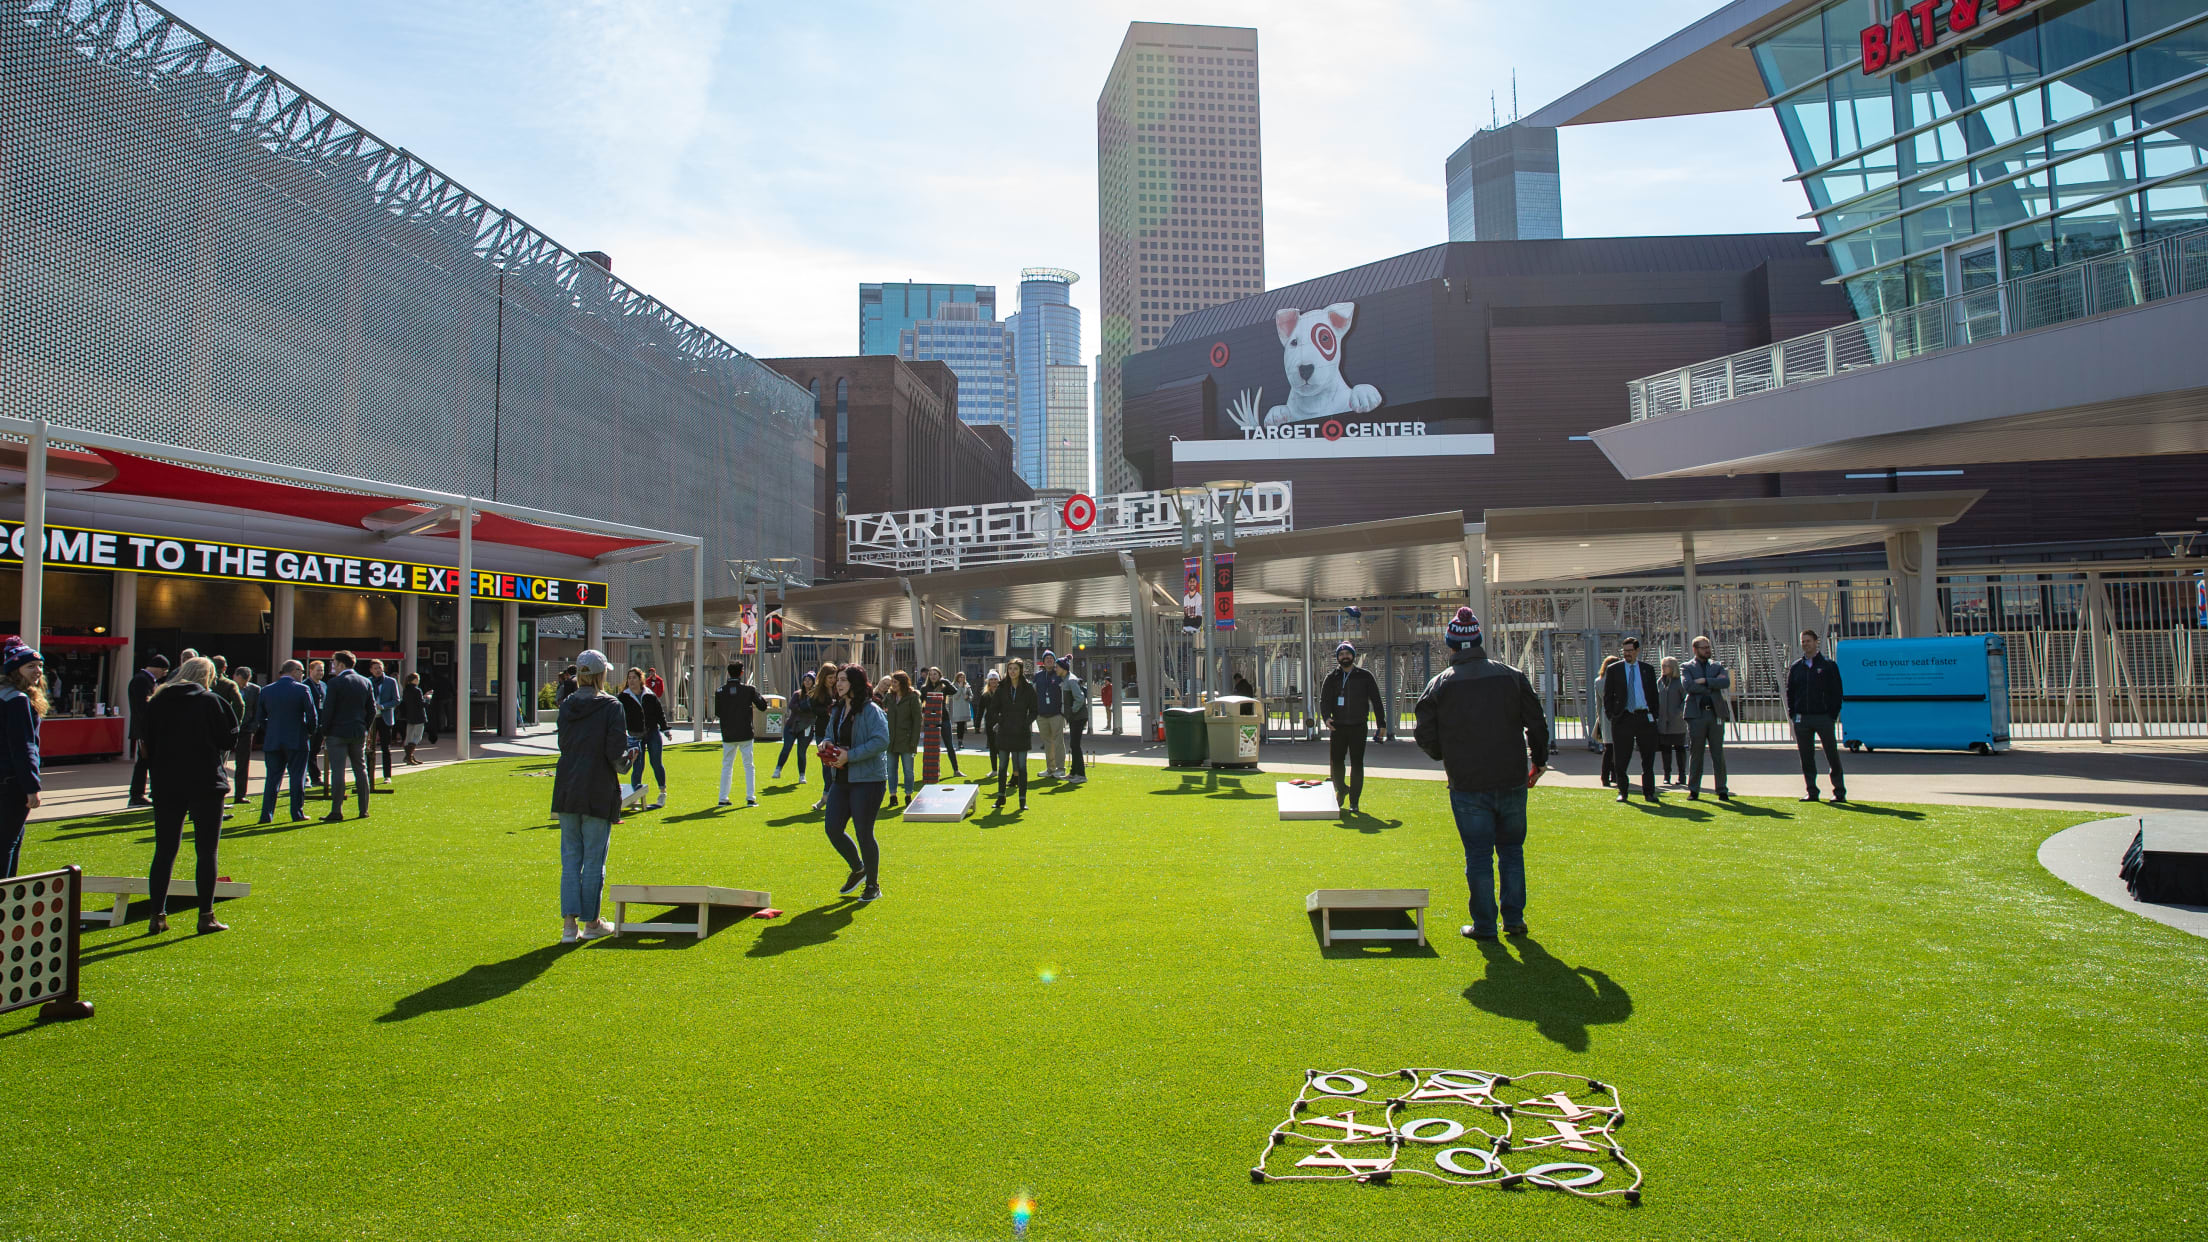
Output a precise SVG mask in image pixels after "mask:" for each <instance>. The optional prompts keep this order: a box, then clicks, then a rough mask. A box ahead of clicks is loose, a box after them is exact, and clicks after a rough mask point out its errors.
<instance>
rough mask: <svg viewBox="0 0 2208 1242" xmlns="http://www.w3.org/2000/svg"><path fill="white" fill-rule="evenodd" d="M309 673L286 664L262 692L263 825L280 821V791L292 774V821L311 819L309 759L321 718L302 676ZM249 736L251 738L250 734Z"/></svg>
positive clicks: (296, 663)
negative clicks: (286, 775) (277, 817)
mask: <svg viewBox="0 0 2208 1242" xmlns="http://www.w3.org/2000/svg"><path fill="white" fill-rule="evenodd" d="M304 671H305V670H304V669H303V668H301V667H300V665H299V661H297V660H286V661H284V667H283V671H282V675H281V676H279V677H278V678H277V679H276V680H274V681H272V682H270V683H268V685H267V686H265V687H263V688H262V690H261V701H260V704H259V706H258V707H256V708H255V723H256V724H258V725H259V727H260V728H261V729H262V730H264V735H263V737H262V739H261V756H262V762H263V763H264V765H265V766H264V768H263V769H262V777H261V784H262V794H261V822H262V823H264V824H272V823H275V822H276V791H277V789H278V788H280V787H281V786H282V785H283V783H284V774H285V773H286V772H289V773H290V774H291V818H292V820H293V822H297V821H299V820H302V819H305V818H306V817H307V756H308V755H309V754H310V753H312V748H313V745H314V734H315V731H316V730H317V729H318V728H319V727H320V726H321V718H320V716H319V715H317V714H316V712H315V710H314V694H313V693H312V692H311V691H309V690H308V689H307V685H306V683H305V682H303V681H301V680H299V675H300V674H301V673H303V672H304ZM248 736H251V734H250V732H248Z"/></svg>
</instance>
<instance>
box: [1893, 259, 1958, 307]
mask: <svg viewBox="0 0 2208 1242" xmlns="http://www.w3.org/2000/svg"><path fill="white" fill-rule="evenodd" d="M1901 268H1902V273H1903V279H1904V280H1905V281H1907V282H1908V286H1909V300H1910V303H1911V304H1912V305H1915V304H1920V303H1924V302H1937V301H1939V300H1940V299H1941V298H1944V297H1946V296H1947V256H1945V255H1938V254H1928V255H1924V256H1922V257H1920V258H1915V259H1911V260H1909V261H1908V262H1907V263H1904V264H1902V265H1901Z"/></svg>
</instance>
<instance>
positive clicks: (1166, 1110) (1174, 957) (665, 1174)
mask: <svg viewBox="0 0 2208 1242" xmlns="http://www.w3.org/2000/svg"><path fill="white" fill-rule="evenodd" d="M670 764H671V767H672V768H673V770H674V774H675V781H674V784H675V794H676V801H675V805H674V806H673V807H672V808H670V809H669V810H668V811H664V812H657V813H648V814H641V815H636V816H632V817H631V819H630V820H629V822H628V823H626V824H623V825H621V826H620V827H618V828H616V829H615V830H614V838H613V845H612V852H611V860H610V866H609V871H610V877H611V878H612V879H613V880H615V881H621V882H654V883H697V882H707V883H717V884H725V885H731V886H738V887H751V888H763V889H768V890H771V891H772V893H773V895H774V900H775V902H776V904H777V905H779V906H780V907H782V909H784V910H785V911H786V912H787V913H786V914H785V916H784V917H782V918H781V919H779V920H774V921H762V920H745V919H727V918H724V920H723V921H721V922H720V923H718V924H716V926H715V929H714V931H713V933H712V935H711V936H710V937H709V938H707V939H705V940H703V941H697V940H694V939H692V938H689V937H647V938H637V939H627V938H624V939H622V940H619V941H607V942H602V943H598V944H592V945H586V946H582V947H579V948H575V947H562V946H559V945H558V944H556V943H555V940H556V937H557V932H558V926H559V921H558V917H557V915H558V902H557V889H556V873H555V867H554V863H555V859H556V856H557V853H558V846H559V842H558V833H557V831H556V830H554V829H551V828H550V827H549V826H548V825H549V822H550V821H549V816H548V815H547V814H546V813H545V808H546V806H547V804H548V801H549V797H550V793H551V782H550V781H549V780H547V779H544V765H543V764H542V763H541V762H522V761H485V762H479V763H476V764H473V765H468V766H464V767H455V768H446V769H442V770H438V771H433V772H428V773H420V774H410V775H407V776H405V777H404V778H402V779H401V781H400V792H399V793H397V794H395V795H392V796H389V797H380V798H378V799H377V801H376V808H375V815H374V817H373V818H372V819H370V820H368V821H366V822H361V821H357V820H352V821H348V822H346V823H344V824H342V825H325V824H321V823H315V822H310V823H307V824H304V825H300V826H298V827H292V826H290V825H289V824H288V823H282V822H280V823H279V824H278V825H276V826H275V827H274V828H271V829H256V828H253V827H250V826H245V827H241V829H240V830H238V831H235V832H233V833H232V834H231V835H230V836H229V837H228V838H227V839H226V841H225V843H224V847H223V854H222V870H223V871H224V872H225V873H227V874H230V875H232V876H235V877H237V878H239V879H244V880H249V881H251V882H252V884H253V885H254V892H253V895H252V896H251V897H249V898H247V899H244V900H241V901H237V902H233V903H229V904H228V905H226V906H225V907H224V916H225V917H226V918H227V919H228V920H229V921H230V922H231V923H232V925H233V926H234V929H235V930H233V931H231V932H230V933H228V934H225V935H220V936H211V937H200V936H195V935H192V934H190V931H189V928H190V927H191V925H192V922H193V920H192V917H191V916H190V915H189V914H188V913H179V914H178V915H177V916H176V917H175V919H174V922H175V923H176V925H177V927H178V928H179V930H178V931H176V932H172V933H171V934H169V935H166V936H161V937H151V938H149V937H148V936H147V935H146V934H145V927H146V925H145V917H144V912H143V910H144V908H143V907H141V909H140V913H139V915H138V917H137V918H136V919H135V920H134V921H133V922H131V923H130V924H128V925H126V926H125V927H123V928H120V929H116V930H112V931H110V930H106V929H101V930H98V931H89V932H87V933H86V935H85V939H84V995H85V996H86V998H87V999H90V1000H92V1001H93V1002H95V1004H96V1005H97V1006H98V1016H96V1017H95V1018H93V1019H91V1020H90V1021H86V1022H78V1023H64V1024H46V1025H39V1024H36V1023H35V1022H34V1017H33V1015H34V1013H35V1011H29V1012H21V1013H15V1014H10V1015H6V1016H0V1116H5V1117H6V1118H8V1121H9V1124H8V1127H7V1130H6V1136H7V1137H6V1144H5V1150H6V1156H5V1159H4V1160H0V1237H4V1238H37V1239H69V1238H87V1239H100V1240H101V1242H123V1240H126V1239H135V1238H194V1239H196V1238H203V1237H220V1238H224V1239H230V1240H241V1239H260V1238H268V1239H286V1240H296V1239H319V1238H332V1239H335V1238H345V1239H363V1238H392V1239H420V1238H455V1239H478V1238H482V1239H502V1238H516V1239H523V1238H526V1239H561V1238H578V1239H611V1238H615V1237H641V1238H648V1239H654V1240H658V1242H665V1240H671V1239H683V1238H708V1237H710V1238H741V1239H773V1240H783V1239H801V1238H821V1239H864V1238H888V1239H950V1238H959V1239H966V1238H974V1239H980V1238H1006V1237H1010V1236H1011V1233H1012V1223H1011V1216H1010V1214H1009V1212H1008V1210H1007V1203H1008V1201H1009V1200H1011V1199H1012V1198H1013V1196H1014V1195H1015V1194H1017V1193H1019V1192H1021V1191H1022V1190H1025V1191H1027V1192H1029V1193H1030V1194H1032V1196H1033V1198H1034V1200H1035V1203H1036V1205H1037V1206H1036V1215H1035V1219H1034V1223H1033V1225H1032V1227H1031V1228H1030V1230H1029V1236H1030V1237H1032V1238H1036V1239H1048V1238H1081V1239H1153V1238H1154V1239H1209V1238H1221V1239H1225V1238H1282V1239H1287V1238H1294V1239H1358V1240H1382V1239H1417V1240H1420V1242H1425V1240H1430V1239H1439V1238H1449V1237H1466V1236H1477V1237H1490V1238H1507V1239H1513V1240H1518V1239H1544V1238H1555V1239H1563V1238H1573V1239H1580V1238H1678V1239H1688V1238H1692V1239H1711V1238H1753V1239H1770V1238H1897V1239H1898V1238H1912V1239H1914V1238H1956V1237H1974V1238H2004V1239H2006V1238H2031V1237H2049V1238H2053V1237H2061V1238H2084V1237H2100V1236H2106V1237H2121V1238H2177V1237H2184V1236H2194V1237H2197V1236H2200V1235H2201V1232H2202V1229H2203V1224H2202V1222H2203V1218H2204V1216H2208V1211H2204V1209H2203V1206H2202V1197H2201V1193H2200V1192H2201V1181H2200V1175H2199V1171H2198V1161H2197V1159H2196V1158H2195V1157H2194V1156H2192V1155H2189V1154H2187V1153H2194V1152H2197V1150H2198V1147H2199V1143H2200V1141H2201V1137H2202V1134H2203V1132H2204V1129H2203V1127H2204V1125H2208V1093H2203V1092H2202V1091H2201V1090H2200V1089H2199V1081H2198V1079H2199V1076H2200V1074H2201V1072H2202V1071H2203V1069H2204V1068H2208V1048H2204V1046H2203V1038H2202V1034H2201V1032H2202V1015H2203V1014H2204V1013H2208V969H2204V965H2208V942H2203V941H2201V940H2199V939H2195V938H2192V937H2189V936H2185V935H2182V934H2180V933H2178V932H2175V931H2172V930H2170V929H2169V928H2166V927H2162V926H2160V925H2157V924H2155V923H2152V922H2149V921H2147V920H2145V919H2140V918H2137V917H2134V916H2132V915H2129V914H2126V913H2124V912H2122V911H2119V910H2116V909H2113V908H2111V907H2109V906H2107V905H2105V904H2103V903H2101V902H2099V901H2096V900H2093V899H2092V898H2089V897H2086V896H2084V895H2082V894H2079V893H2077V892H2075V891H2072V890H2070V889H2068V888H2066V887H2065V886H2063V885H2062V884H2060V883H2059V882H2058V881H2056V880H2054V879H2053V878H2051V877H2050V876H2048V875H2047V874H2045V873H2044V872H2043V871H2042V870H2041V869H2040V868H2039V867H2038V866H2037V865H2036V863H2035V862H2034V858H2033V851H2034V849H2035V847H2036V846H2037V845H2038V843H2039V842H2040V841H2041V840H2042V839H2043V838H2044V837H2046V836H2047V835H2048V834H2049V833H2051V832H2053V831H2055V830H2056V829H2058V828H2060V827H2062V826H2064V825H2065V824H2066V823H2067V822H2073V821H2075V820H2077V819H2082V818H2084V816H2082V815H2063V814H2057V813H2026V812H2016V811H2006V810H1998V811H1997V810H1978V809H1960V808H1933V807H1917V808H1901V807H1849V808H1845V809H1842V808H1834V807H1829V806H1814V807H1802V806H1798V805H1797V804H1795V803H1792V802H1786V803H1775V802H1759V801H1749V802H1743V803H1739V804H1736V805H1734V806H1731V807H1723V806H1717V805H1711V804H1697V805H1691V806H1690V805H1688V804H1686V803H1684V802H1682V801H1678V800H1676V799H1675V800H1673V801H1671V802H1670V803H1668V804H1667V805H1666V806H1665V807H1664V808H1663V809H1662V811H1661V812H1655V811H1651V810H1648V809H1644V808H1643V807H1642V806H1640V805H1639V804H1635V805H1633V806H1630V807H1619V806H1615V805H1613V804H1612V803H1611V802H1610V801H1609V800H1608V798H1607V797H1606V796H1604V795H1603V794H1600V793H1596V792H1592V791H1571V790H1557V789H1542V790H1540V791H1538V792H1537V793H1536V794H1535V796H1534V798H1533V810H1532V825H1533V826H1532V836H1531V841H1530V844H1529V853H1530V875H1531V885H1532V904H1531V907H1530V910H1529V915H1528V917H1529V920H1530V922H1531V923H1532V924H1533V932H1534V935H1533V938H1532V940H1530V941H1526V942H1506V945H1505V947H1495V946H1487V947H1485V948H1484V949H1483V947H1482V946H1478V945H1475V944H1473V943H1471V942H1469V941H1465V940H1461V939H1459V938H1457V937H1456V936H1455V934H1454V929H1455V926H1456V924H1458V923H1459V922H1461V921H1462V920H1463V915H1462V910H1463V900H1464V881H1463V875H1462V862H1461V852H1460V850H1459V847H1458V844H1457V839H1456V835H1455V833H1454V831H1453V830H1452V827H1451V824H1450V819H1449V813H1448V803H1447V794H1446V791H1445V790H1444V789H1443V787H1442V786H1440V785H1439V784H1435V783H1430V782H1422V781H1389V780H1375V781H1373V782H1371V783H1370V786H1369V788H1368V790H1367V793H1366V795H1365V804H1366V806H1367V808H1368V809H1369V810H1370V811H1371V812H1372V813H1373V814H1372V815H1370V816H1367V817H1363V818H1356V819H1353V820H1350V821H1348V822H1344V823H1334V822H1290V823H1282V822H1278V821H1276V819H1275V818H1274V814H1273V805H1272V797H1271V788H1272V785H1273V783H1274V781H1275V779H1276V778H1275V777H1273V776H1269V775H1252V776H1247V777H1234V776H1225V775H1222V776H1217V777H1213V776H1206V775H1201V774H1182V773H1174V772H1161V771H1158V770H1155V769H1148V768H1137V767H1123V766H1102V767H1099V768H1097V769H1095V770H1094V773H1095V774H1094V779H1093V780H1092V781H1091V782H1090V783H1089V784H1088V785H1087V786H1086V787H1085V788H1082V789H1079V790H1064V789H1058V788H1053V787H1049V786H1041V787H1039V788H1038V792H1037V793H1036V796H1035V798H1034V810H1032V811H1031V812H1029V813H1028V814H1026V815H1024V816H999V815H991V814H985V815H984V816H983V817H982V818H980V819H978V820H973V821H969V822H966V823H960V824H911V825H906V824H902V823H898V822H895V821H893V820H890V821H885V823H884V825H883V830H882V838H883V842H884V855H885V861H884V874H883V883H884V886H885V888H886V889H887V894H888V895H887V896H886V897H885V898H884V899H883V900H882V901H881V902H879V903H877V904H874V905H872V906H860V905H857V904H855V903H852V902H848V901H844V900H840V899H838V898H837V897H836V895H835V888H836V886H837V884H839V883H840V882H841V880H842V878H843V875H844V868H843V866H842V865H841V863H839V862H838V861H837V859H836V858H835V856H834V855H833V854H832V853H831V851H830V849H829V847H828V845H827V843H826V842H825V841H824V840H823V839H822V836H821V831H820V827H819V817H818V816H817V815H815V814H812V813H810V812H809V811H808V810H807V808H808V807H809V806H810V804H811V802H812V799H813V797H814V791H813V790H812V789H810V788H807V789H796V788H792V787H790V785H788V784H783V785H776V786H774V787H772V788H771V789H770V790H769V792H768V793H767V795H766V797H765V799H764V805H763V806H761V807H760V808H758V809H756V810H749V811H747V810H743V809H741V808H738V809H733V810H729V811H721V812H716V811H715V810H713V809H712V808H711V807H710V805H709V804H710V803H711V802H712V800H713V788H712V786H713V781H714V777H715V776H716V775H717V769H718V753H717V749H715V748H696V747H681V748H677V749H675V750H673V751H672V752H671V753H670ZM969 770H971V768H969ZM762 775H763V773H762ZM982 809H983V810H984V811H985V812H986V811H987V805H986V803H985V804H984V805H983V808H982ZM149 842H150V832H149V831H147V829H146V819H145V816H144V815H142V814H130V815H113V816H101V817H92V818H88V819H80V820H75V821H60V822H51V821H49V822H41V823H37V824H34V825H33V827H32V833H31V836H30V839H29V841H28V842H27V844H26V846H25V850H24V865H25V867H26V869H28V870H37V869H42V868H45V867H48V866H53V865H58V864H62V863H69V862H74V863H79V864H82V865H83V866H85V867H86V868H87V869H88V870H89V871H91V872H93V873H142V872H143V869H144V866H145V863H146V859H147V857H148V855H149V853H150V844H149ZM189 859H190V846H189V844H187V845H186V847H185V851H184V857H183V858H182V859H180V860H179V870H180V873H181V874H189V867H190V862H189ZM1396 886H1429V887H1431V888H1432V889H1433V890H1434V900H1435V908H1434V911H1433V914H1434V918H1433V930H1435V931H1437V932H1438V933H1440V934H1439V935H1438V936H1436V937H1435V939H1434V943H1433V945H1432V947H1431V948H1429V949H1423V950H1421V949H1416V948H1415V947H1412V946H1394V945H1390V946H1386V947H1374V948H1369V949H1368V948H1362V947H1347V946H1337V947H1336V948H1335V949H1333V950H1331V951H1322V950H1321V948H1320V947H1319V945H1318V943H1317V937H1316V935H1315V932H1314V928H1313V925H1312V923H1311V922H1310V921H1309V920H1308V919H1307V918H1306V916H1305V915H1304V913H1303V897H1304V894H1305V893H1306V892H1308V891H1309V890H1311V889H1313V888H1317V887H1396ZM608 912H609V915H610V907H609V910H608ZM632 917H635V915H634V912H632ZM1341 1065H1357V1066H1363V1067H1366V1068H1369V1069H1374V1070H1389V1069H1394V1068H1396V1067H1399V1066H1455V1067H1462V1068H1466V1069H1481V1070H1491V1071H1500V1072H1506V1073H1517V1072H1525V1071H1531V1070H1540V1069H1548V1070H1565V1071H1572V1072H1576V1073H1583V1074H1589V1075H1594V1076H1597V1077H1600V1078H1602V1079H1604V1080H1605V1081H1608V1082H1611V1083H1614V1084H1616V1085H1617V1086H1618V1089H1619V1090H1620V1092H1621V1093H1622V1095H1623V1098H1624V1102H1625V1106H1626V1111H1627V1116H1628V1118H1629V1124H1628V1125H1627V1126H1626V1127H1625V1128H1624V1130H1622V1131H1621V1134H1620V1137H1621V1138H1622V1139H1623V1141H1624V1146H1625V1148H1626V1151H1627V1152H1628V1154H1629V1155H1631V1156H1632V1157H1633V1159H1634V1160H1635V1161H1637V1162H1638V1163H1639V1165H1640V1166H1641V1167H1642V1168H1643V1169H1644V1170H1646V1173H1647V1178H1648V1181H1647V1198H1646V1201H1645V1203H1644V1204H1643V1205H1642V1206H1640V1207H1638V1208H1628V1207H1626V1206H1625V1205H1623V1204H1622V1203H1619V1202H1618V1201H1616V1200H1607V1201H1601V1202H1588V1201H1582V1200H1577V1199H1573V1198H1570V1197H1567V1196H1565V1195H1562V1194H1558V1193H1554V1192H1549V1191H1524V1192H1517V1193H1509V1192H1503V1191H1498V1190H1493V1189H1481V1188H1470V1189H1453V1188H1441V1187H1437V1186H1434V1185H1431V1184H1409V1183H1405V1182H1402V1181H1398V1182H1397V1183H1396V1184H1394V1185H1391V1186H1386V1187H1377V1186H1358V1185H1352V1184H1278V1183H1276V1184H1270V1185H1262V1186H1258V1185H1252V1184H1251V1183H1250V1180H1249V1177H1248V1172H1247V1171H1248V1169H1249V1168H1250V1166H1251V1164H1252V1163H1253V1161H1254V1160H1255V1159H1256V1157H1257V1156H1258V1153H1259V1151H1260V1148H1261V1146H1262V1144H1263V1141H1264V1137H1265V1135H1266V1133H1267V1131H1268V1130H1269V1129H1270V1128H1271V1127H1272V1126H1273V1124H1274V1123H1275V1122H1277V1121H1278V1120H1280V1118H1281V1117H1282V1115H1283V1113H1284V1111H1285V1109H1286V1106H1287V1104H1288V1102H1289V1101H1290V1100H1291V1099H1293V1098H1294V1096H1295V1094H1296V1090H1297V1087H1298V1084H1299V1082H1300V1080H1301V1077H1302V1074H1303V1071H1304V1070H1305V1069H1306V1068H1309V1067H1319V1068H1332V1067H1336V1066H1341Z"/></svg>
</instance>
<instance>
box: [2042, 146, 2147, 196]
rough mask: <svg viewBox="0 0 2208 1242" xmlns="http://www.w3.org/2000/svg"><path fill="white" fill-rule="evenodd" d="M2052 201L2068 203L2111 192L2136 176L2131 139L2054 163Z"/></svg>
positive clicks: (2127, 183)
mask: <svg viewBox="0 0 2208 1242" xmlns="http://www.w3.org/2000/svg"><path fill="white" fill-rule="evenodd" d="M2053 171H2054V181H2055V205H2056V206H2057V207H2067V206H2070V205H2071V204H2073V203H2078V202H2083V201H2084V200H2086V199H2089V198H2098V197H2100V196H2101V195H2103V194H2112V193H2114V192H2116V191H2117V190H2121V189H2123V188H2124V187H2125V186H2128V185H2130V184H2132V183H2133V182H2135V181H2137V180H2138V179H2139V176H2138V172H2139V161H2138V158H2137V154H2136V153H2135V152H2134V151H2133V150H2132V149H2131V144H2130V143H2128V142H2127V143H2123V144H2121V145H2119V146H2114V147H2110V148H2108V149H2107V150H2104V151H2096V152H2094V153H2093V154H2091V155H2081V156H2078V157H2077V158H2076V159H2071V160H2064V161H2063V162H2062V163H2060V164H2057V165H2055V167H2054V170H2053Z"/></svg>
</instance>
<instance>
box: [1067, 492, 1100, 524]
mask: <svg viewBox="0 0 2208 1242" xmlns="http://www.w3.org/2000/svg"><path fill="white" fill-rule="evenodd" d="M1064 517H1065V519H1066V529H1067V530H1087V529H1088V528H1090V527H1091V526H1094V525H1096V501H1094V500H1092V499H1090V497H1089V496H1088V495H1087V494H1086V493H1084V492H1075V493H1074V494H1073V495H1071V496H1068V497H1066V507H1065V511H1064Z"/></svg>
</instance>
